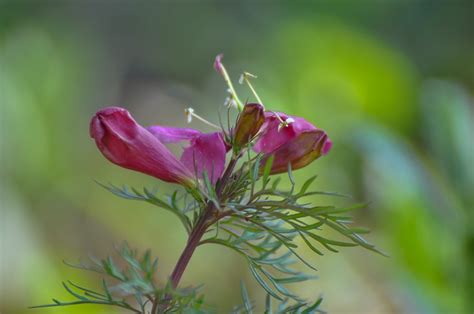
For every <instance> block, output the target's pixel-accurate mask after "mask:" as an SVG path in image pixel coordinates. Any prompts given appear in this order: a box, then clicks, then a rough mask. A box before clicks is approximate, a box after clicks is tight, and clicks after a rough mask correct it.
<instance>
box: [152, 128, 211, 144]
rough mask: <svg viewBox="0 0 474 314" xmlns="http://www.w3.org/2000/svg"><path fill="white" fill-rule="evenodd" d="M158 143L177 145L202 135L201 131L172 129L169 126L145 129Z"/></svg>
mask: <svg viewBox="0 0 474 314" xmlns="http://www.w3.org/2000/svg"><path fill="white" fill-rule="evenodd" d="M147 130H148V131H150V133H151V134H153V135H154V136H155V137H156V138H157V139H158V140H159V141H160V142H162V143H165V144H168V143H178V142H181V141H189V140H191V139H193V138H195V137H196V136H198V135H200V134H202V132H201V131H199V130H195V129H188V128H174V127H169V126H159V125H154V126H150V127H148V128H147Z"/></svg>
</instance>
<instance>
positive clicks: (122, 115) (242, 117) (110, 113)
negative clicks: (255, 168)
mask: <svg viewBox="0 0 474 314" xmlns="http://www.w3.org/2000/svg"><path fill="white" fill-rule="evenodd" d="M215 66H216V69H217V70H218V71H219V73H225V76H227V72H225V70H224V69H225V68H224V67H223V65H222V63H221V57H220V56H218V58H217V59H216V63H215ZM90 135H91V137H92V138H93V139H95V142H96V144H97V147H98V148H99V150H100V151H101V152H102V154H103V155H104V156H105V157H106V158H107V159H109V160H110V161H111V162H113V163H115V164H117V165H119V166H121V167H124V168H128V169H132V170H135V171H139V172H142V173H145V174H148V175H151V176H154V177H156V178H158V179H160V180H163V181H166V182H172V183H178V184H182V185H184V186H187V187H193V186H195V185H196V184H198V185H199V181H200V180H202V179H203V174H204V173H206V174H207V175H208V176H209V179H210V181H211V182H212V183H213V184H215V183H216V182H217V181H218V180H219V178H221V176H222V174H223V172H224V168H225V165H226V155H227V153H228V152H229V151H232V153H233V154H239V153H240V152H241V151H242V150H244V149H247V148H249V147H251V148H252V149H253V151H254V152H256V153H258V154H263V160H264V161H265V160H267V159H268V158H270V156H273V158H274V160H273V164H272V168H271V171H270V173H271V174H278V173H282V172H286V171H287V169H288V164H291V167H292V169H294V170H296V169H299V168H302V167H305V166H306V165H308V164H309V163H311V162H312V161H314V160H315V159H317V158H318V157H320V156H322V155H325V154H327V153H328V152H329V150H330V149H331V146H332V142H331V140H330V139H329V138H328V136H327V134H326V132H324V131H323V130H321V129H319V128H317V127H315V126H314V125H313V124H311V123H310V122H308V121H306V120H305V119H303V118H301V117H296V116H289V115H287V114H285V113H281V112H273V111H268V110H265V108H264V106H263V105H262V104H259V103H249V104H245V105H244V106H243V108H242V110H241V111H240V113H239V116H238V118H237V122H236V124H235V126H233V127H231V132H230V134H227V133H226V132H225V131H224V130H222V131H220V132H212V133H202V132H201V131H198V130H195V129H190V128H175V127H169V126H150V127H143V126H141V125H139V124H138V123H137V122H136V121H135V120H134V119H133V117H132V116H131V115H130V113H129V112H128V111H127V110H125V109H123V108H119V107H107V108H104V109H102V110H100V111H99V112H97V113H96V114H95V115H94V117H93V118H92V121H91V124H90ZM180 142H186V143H187V144H188V145H187V146H186V147H185V148H184V151H183V153H182V155H181V157H180V158H179V159H178V158H176V157H175V156H174V155H173V154H172V153H171V151H170V150H169V149H168V148H167V147H166V146H165V144H168V143H180ZM262 165H265V162H263V163H262Z"/></svg>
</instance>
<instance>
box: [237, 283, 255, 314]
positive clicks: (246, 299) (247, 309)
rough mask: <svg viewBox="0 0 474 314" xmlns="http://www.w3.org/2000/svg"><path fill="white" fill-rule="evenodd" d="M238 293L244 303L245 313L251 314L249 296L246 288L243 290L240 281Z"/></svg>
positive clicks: (243, 285)
mask: <svg viewBox="0 0 474 314" xmlns="http://www.w3.org/2000/svg"><path fill="white" fill-rule="evenodd" d="M240 292H241V294H242V299H243V301H244V308H245V313H247V314H252V313H253V311H252V302H251V301H250V298H249V295H248V293H247V288H245V284H244V282H243V281H242V280H241V281H240Z"/></svg>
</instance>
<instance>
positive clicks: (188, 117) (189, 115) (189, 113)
mask: <svg viewBox="0 0 474 314" xmlns="http://www.w3.org/2000/svg"><path fill="white" fill-rule="evenodd" d="M184 115H185V116H186V121H187V122H188V123H191V121H192V120H193V117H194V118H196V119H198V120H199V121H201V122H203V123H204V124H207V125H209V126H210V127H213V128H216V129H218V130H220V129H221V128H220V127H219V126H217V125H215V124H214V123H212V122H209V121H207V120H206V119H204V118H203V117H201V116H199V115H197V114H195V113H194V109H193V108H186V109H184Z"/></svg>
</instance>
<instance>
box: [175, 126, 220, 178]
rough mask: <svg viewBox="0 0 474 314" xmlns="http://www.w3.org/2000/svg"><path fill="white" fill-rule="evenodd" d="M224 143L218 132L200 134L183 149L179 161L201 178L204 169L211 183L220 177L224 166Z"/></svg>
mask: <svg viewBox="0 0 474 314" xmlns="http://www.w3.org/2000/svg"><path fill="white" fill-rule="evenodd" d="M226 152H227V149H226V145H225V143H224V139H223V138H222V134H220V133H219V132H215V133H208V134H200V135H198V136H196V137H195V138H194V139H192V140H191V145H190V146H189V147H187V148H185V149H184V152H183V155H182V156H181V162H182V163H183V164H184V165H185V166H186V167H187V168H188V169H190V170H191V171H192V172H193V173H195V174H197V176H198V178H202V174H203V172H204V171H206V173H207V175H208V176H209V179H210V180H211V182H212V183H216V182H217V179H219V178H220V176H221V175H222V172H223V171H224V166H225V156H226Z"/></svg>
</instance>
